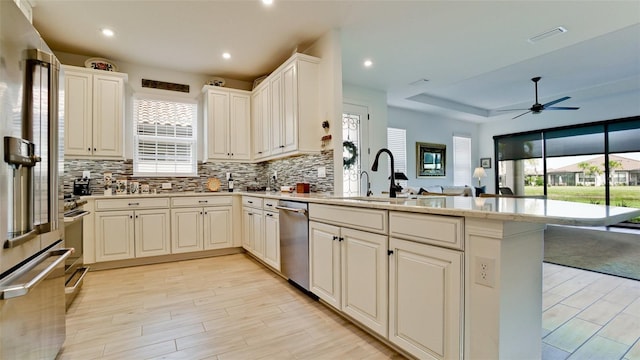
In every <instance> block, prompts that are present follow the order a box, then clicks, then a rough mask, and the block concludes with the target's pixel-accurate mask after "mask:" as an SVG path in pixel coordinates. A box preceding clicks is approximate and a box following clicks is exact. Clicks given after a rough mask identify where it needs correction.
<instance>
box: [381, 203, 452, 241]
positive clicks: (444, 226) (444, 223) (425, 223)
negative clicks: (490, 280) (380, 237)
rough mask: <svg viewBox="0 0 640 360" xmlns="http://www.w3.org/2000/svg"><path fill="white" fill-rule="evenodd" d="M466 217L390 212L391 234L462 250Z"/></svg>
mask: <svg viewBox="0 0 640 360" xmlns="http://www.w3.org/2000/svg"><path fill="white" fill-rule="evenodd" d="M463 229H464V218H459V217H453V216H437V215H425V214H413V213H405V212H397V211H391V212H389V235H391V236H394V237H398V238H402V239H407V240H413V241H417V242H421V243H426V244H433V245H439V246H444V247H449V248H453V249H460V250H462V248H463V244H464V241H463V239H464V236H463Z"/></svg>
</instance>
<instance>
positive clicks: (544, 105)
mask: <svg viewBox="0 0 640 360" xmlns="http://www.w3.org/2000/svg"><path fill="white" fill-rule="evenodd" d="M569 99H571V96H565V97H563V98H560V99H556V100H553V101H549V102H548V103H546V104H542V106H543V107H544V108H545V109H546V108H547V106H551V105H554V104H557V103H559V102H561V101H565V100H569Z"/></svg>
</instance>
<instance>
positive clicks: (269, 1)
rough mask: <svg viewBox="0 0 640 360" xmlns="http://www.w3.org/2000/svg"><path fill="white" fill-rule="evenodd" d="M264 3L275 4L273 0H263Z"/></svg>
mask: <svg viewBox="0 0 640 360" xmlns="http://www.w3.org/2000/svg"><path fill="white" fill-rule="evenodd" d="M262 3H263V4H265V5H271V4H273V0H262Z"/></svg>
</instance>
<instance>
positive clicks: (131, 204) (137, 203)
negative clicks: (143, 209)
mask: <svg viewBox="0 0 640 360" xmlns="http://www.w3.org/2000/svg"><path fill="white" fill-rule="evenodd" d="M138 205H140V203H139V202H134V203H129V206H138Z"/></svg>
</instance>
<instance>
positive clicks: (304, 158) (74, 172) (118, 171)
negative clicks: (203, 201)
mask: <svg viewBox="0 0 640 360" xmlns="http://www.w3.org/2000/svg"><path fill="white" fill-rule="evenodd" d="M320 166H324V167H325V169H326V173H327V176H326V177H324V178H318V170H317V169H318V167H320ZM83 171H90V172H91V183H90V185H91V193H92V194H98V195H100V194H103V190H104V187H103V185H104V184H103V180H102V174H104V173H105V172H110V173H112V174H113V175H112V176H113V179H114V182H113V193H114V194H115V180H116V179H123V178H126V179H128V180H129V181H137V182H139V183H140V184H149V188H150V190H151V192H153V190H154V189H155V191H156V192H158V193H163V192H182V191H207V188H206V185H207V180H208V179H209V178H211V177H217V178H218V179H220V182H221V184H222V186H221V191H227V181H226V173H228V172H230V173H231V174H232V175H233V180H234V189H236V190H242V191H244V190H247V189H249V188H250V189H258V188H265V187H266V186H267V180H268V179H269V177H271V176H272V175H273V173H274V171H275V172H277V174H278V178H277V181H276V182H273V181H271V182H270V183H269V185H270V186H271V188H272V189H280V186H295V185H296V183H298V182H308V183H309V184H310V190H311V191H312V192H332V191H333V178H334V175H333V174H334V172H333V150H328V151H323V152H321V153H320V154H309V155H299V156H293V157H288V158H284V159H279V160H272V161H267V162H262V163H257V164H252V163H234V162H224V161H215V162H209V163H204V164H203V163H199V164H198V175H199V176H198V177H171V178H168V177H137V176H136V177H133V161H132V160H123V161H119V160H78V159H65V163H64V174H63V177H62V180H63V182H64V191H65V194H70V193H72V192H73V181H74V180H75V179H78V178H81V177H82V172H83ZM167 182H170V183H171V184H172V188H171V189H170V190H165V189H162V183H167Z"/></svg>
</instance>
